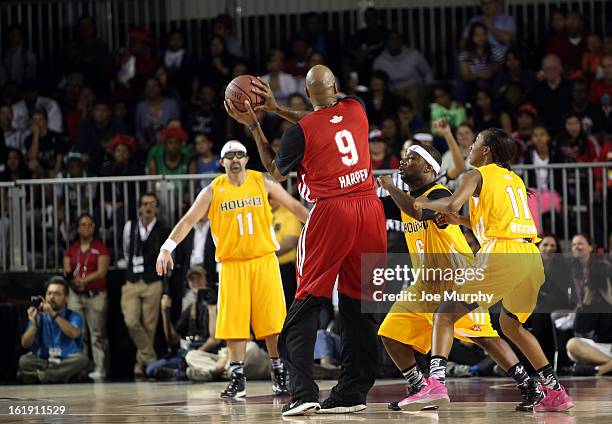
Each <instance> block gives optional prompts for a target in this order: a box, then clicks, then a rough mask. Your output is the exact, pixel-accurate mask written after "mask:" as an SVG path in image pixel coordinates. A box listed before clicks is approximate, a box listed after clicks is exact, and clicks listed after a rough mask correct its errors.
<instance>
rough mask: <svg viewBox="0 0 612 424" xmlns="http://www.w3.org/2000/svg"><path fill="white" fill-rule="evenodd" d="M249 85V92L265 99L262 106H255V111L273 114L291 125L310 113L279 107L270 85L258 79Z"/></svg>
mask: <svg viewBox="0 0 612 424" xmlns="http://www.w3.org/2000/svg"><path fill="white" fill-rule="evenodd" d="M251 84H253V88H251V91H252V92H253V93H256V94H259V95H260V96H262V97H263V98H264V99H265V103H264V104H263V105H260V106H256V107H255V110H264V111H266V112H270V113H274V114H276V115H278V116H280V117H281V118H283V119H286V120H287V121H289V122H291V123H292V124H297V122H298V121H299V120H300V119H302V118H303V117H305V116H306V115H308V114H309V113H310V112H311V111H309V110H292V109H289V108H287V107H284V106H280V105H279V104H278V103H276V99H275V98H274V93H273V92H272V89H271V88H270V84H268V83H267V82H266V81H264V80H262V79H261V78H260V77H257V80H255V81H251Z"/></svg>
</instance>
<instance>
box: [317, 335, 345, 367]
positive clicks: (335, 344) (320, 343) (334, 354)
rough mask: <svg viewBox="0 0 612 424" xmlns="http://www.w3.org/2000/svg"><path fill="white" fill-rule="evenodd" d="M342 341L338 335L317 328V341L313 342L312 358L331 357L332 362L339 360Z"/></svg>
mask: <svg viewBox="0 0 612 424" xmlns="http://www.w3.org/2000/svg"><path fill="white" fill-rule="evenodd" d="M341 349H342V342H341V340H340V336H339V335H337V334H336V333H332V332H331V331H327V330H317V341H316V342H315V350H314V359H315V360H318V359H321V358H331V360H332V362H333V363H335V364H337V363H339V362H340V352H341Z"/></svg>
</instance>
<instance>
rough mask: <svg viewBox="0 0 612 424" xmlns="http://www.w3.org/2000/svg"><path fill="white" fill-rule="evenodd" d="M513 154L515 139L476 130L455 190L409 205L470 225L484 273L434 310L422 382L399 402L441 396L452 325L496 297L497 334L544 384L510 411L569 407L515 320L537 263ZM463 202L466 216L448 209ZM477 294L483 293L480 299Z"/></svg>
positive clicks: (530, 294)
mask: <svg viewBox="0 0 612 424" xmlns="http://www.w3.org/2000/svg"><path fill="white" fill-rule="evenodd" d="M515 153H516V143H515V142H514V140H513V139H512V138H511V137H510V136H509V135H508V134H506V133H505V132H504V131H503V130H500V129H497V128H489V129H487V130H484V131H482V132H481V133H480V134H478V137H476V141H475V142H474V144H473V145H472V148H471V150H470V154H469V161H470V164H472V165H473V166H475V167H476V169H474V170H472V171H469V172H468V173H466V174H465V176H464V178H463V180H462V181H461V183H460V185H459V187H458V188H457V191H455V192H454V193H453V194H452V196H450V197H446V198H443V199H436V200H429V199H427V198H424V197H420V198H418V199H416V200H415V201H414V206H415V208H417V209H430V210H434V211H438V212H442V213H446V214H447V215H446V222H448V223H455V224H461V225H465V226H468V227H470V228H472V230H473V231H474V234H475V235H476V237H477V238H478V240H479V242H480V245H481V248H480V250H479V252H478V253H477V255H476V264H475V266H476V267H478V268H480V269H481V270H483V271H484V278H481V279H473V280H470V281H467V282H466V283H465V284H464V285H462V286H457V288H456V290H455V293H456V295H457V297H456V299H455V300H453V301H448V302H445V303H443V304H442V305H441V306H440V308H439V309H438V311H437V312H436V314H435V315H434V329H433V336H432V357H431V364H430V381H429V382H428V384H427V386H425V387H424V388H423V389H421V390H420V391H419V392H418V393H416V394H414V395H413V396H412V397H411V398H410V399H408V400H407V402H411V403H418V404H420V405H428V404H433V405H436V404H439V402H441V401H443V400H446V401H448V390H447V389H446V386H445V385H444V381H445V373H446V358H447V357H448V354H449V352H450V349H451V345H452V338H453V324H454V323H455V322H456V321H457V320H459V319H460V318H461V317H462V316H464V315H465V314H467V313H469V312H470V311H472V310H474V309H475V308H476V307H478V306H480V307H488V306H490V305H492V304H494V303H496V302H498V301H500V300H501V301H502V305H503V308H504V311H503V313H502V314H501V316H500V326H501V329H502V331H503V333H504V334H505V335H506V336H507V337H508V338H509V339H510V340H512V342H513V343H514V344H515V345H516V346H517V347H518V348H519V349H520V350H521V351H522V352H523V354H525V356H526V357H527V359H528V360H529V362H531V365H533V367H534V368H535V369H536V370H537V371H538V373H539V375H540V378H541V379H542V381H543V385H544V387H543V390H542V389H541V387H540V385H539V384H537V385H533V387H532V390H531V394H530V396H529V399H525V400H524V402H523V404H521V405H519V406H517V409H518V410H528V409H530V408H532V409H533V410H534V411H565V410H568V409H570V408H571V407H573V406H574V405H573V403H572V401H571V399H570V397H569V396H568V394H567V392H566V391H565V389H564V388H563V386H561V385H560V384H559V380H558V379H557V376H556V375H555V373H554V371H553V369H552V366H551V365H550V363H549V361H548V359H547V358H546V356H545V355H544V352H543V351H542V347H541V346H540V344H539V343H538V340H537V339H536V338H535V337H534V336H533V335H532V334H531V333H530V332H529V331H527V330H526V329H525V328H523V326H522V323H524V322H525V321H526V320H527V318H528V317H529V315H530V314H531V312H532V311H533V309H534V308H535V305H536V301H537V296H538V291H539V289H540V286H541V285H542V283H543V282H544V268H543V265H542V258H541V256H540V254H539V251H538V248H537V247H536V245H535V242H536V241H538V237H537V231H536V226H535V224H534V222H533V219H532V217H531V214H530V212H529V209H528V207H527V191H526V189H525V184H524V183H523V181H522V180H521V178H520V177H519V176H518V175H516V174H515V173H514V172H512V170H511V169H510V165H509V162H510V161H511V160H512V159H513V158H514V156H515ZM468 200H469V201H470V216H469V218H467V217H460V216H457V215H455V214H454V213H456V212H457V211H459V210H460V208H461V207H462V206H463V205H464V204H465V202H467V201H468ZM481 294H482V295H484V296H487V298H486V299H481V298H480V297H481V296H480V295H481ZM473 296H476V297H477V298H478V300H476V301H474V300H473V299H475V297H473ZM464 299H467V301H466V300H464ZM432 377H433V378H432Z"/></svg>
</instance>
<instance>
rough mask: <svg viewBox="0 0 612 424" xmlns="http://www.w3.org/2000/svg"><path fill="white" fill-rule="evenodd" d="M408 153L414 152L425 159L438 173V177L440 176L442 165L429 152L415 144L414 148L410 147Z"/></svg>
mask: <svg viewBox="0 0 612 424" xmlns="http://www.w3.org/2000/svg"><path fill="white" fill-rule="evenodd" d="M408 151H409V152H414V153H416V154H418V155H419V156H421V157H422V158H423V159H425V162H427V163H428V164H430V165H431V167H432V168H433V170H434V171H436V175H438V173H439V172H440V164H439V163H438V162H437V161H436V160H435V159H434V158H433V156H432V155H430V154H429V152H428V151H427V150H425V149H423V148H422V147H421V146H418V145H416V144H413V145H412V146H410V147H408Z"/></svg>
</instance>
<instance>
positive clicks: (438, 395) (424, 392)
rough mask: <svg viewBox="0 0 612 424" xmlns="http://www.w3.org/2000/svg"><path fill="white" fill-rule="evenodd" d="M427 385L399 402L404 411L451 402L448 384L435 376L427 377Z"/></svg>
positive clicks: (418, 409)
mask: <svg viewBox="0 0 612 424" xmlns="http://www.w3.org/2000/svg"><path fill="white" fill-rule="evenodd" d="M425 382H426V383H427V385H425V386H423V387H422V388H421V390H419V391H418V392H416V393H415V394H413V395H411V396H408V397H406V398H404V399H402V400H400V401H399V402H398V404H397V405H398V406H399V407H400V408H401V409H402V411H420V410H421V409H423V408H431V407H433V406H442V405H446V404H447V403H449V402H450V399H449V398H448V390H447V388H446V386H445V385H444V384H442V383H440V382H439V381H438V380H436V379H435V378H426V379H425Z"/></svg>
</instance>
